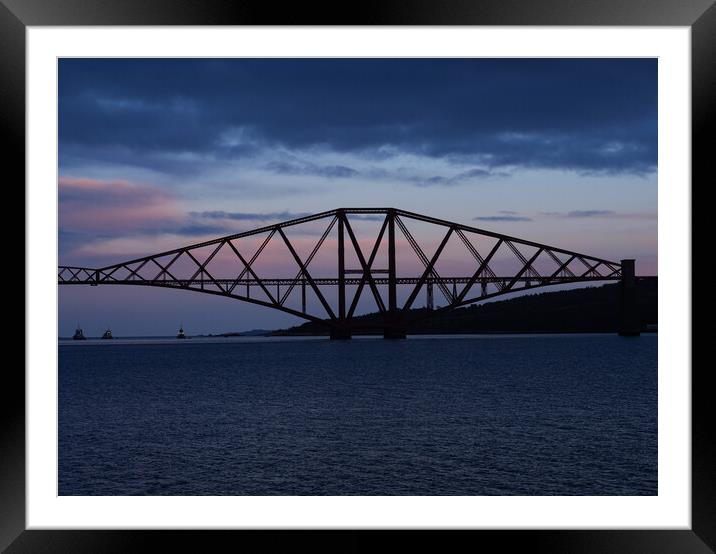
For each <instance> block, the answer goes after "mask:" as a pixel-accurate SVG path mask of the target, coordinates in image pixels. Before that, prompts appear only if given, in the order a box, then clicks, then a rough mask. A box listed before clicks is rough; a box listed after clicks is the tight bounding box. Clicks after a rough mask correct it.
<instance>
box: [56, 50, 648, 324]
mask: <svg viewBox="0 0 716 554" xmlns="http://www.w3.org/2000/svg"><path fill="white" fill-rule="evenodd" d="M58 116H59V171H58V195H59V196H58V199H59V230H58V233H59V243H58V249H59V263H60V264H61V265H80V266H88V267H100V266H102V265H108V264H111V263H115V262H120V261H124V260H127V259H131V258H135V257H139V256H143V255H147V254H153V253H157V252H161V251H164V250H169V249H172V248H175V247H179V246H184V245H188V244H192V243H196V242H200V241H203V240H207V239H210V238H215V237H218V236H222V235H228V234H232V233H236V232H240V231H243V230H249V229H253V228H256V227H260V226H264V225H268V224H271V223H274V222H278V221H283V220H286V219H290V218H292V217H298V216H301V215H305V214H309V213H316V212H320V211H324V210H330V209H333V208H337V207H366V206H380V207H385V206H393V207H398V208H402V209H405V210H409V211H414V212H418V213H424V214H428V215H431V216H434V217H438V218H441V219H447V220H451V221H457V222H460V223H464V224H467V225H474V226H476V227H480V228H484V229H489V230H492V231H496V232H500V233H505V234H509V235H513V236H517V237H523V238H526V239H529V240H533V241H536V242H541V243H546V244H551V245H555V246H560V247H563V248H566V249H570V250H577V251H580V252H585V253H587V254H591V255H594V256H598V257H603V258H607V259H612V260H620V259H622V258H636V260H637V273H641V274H650V275H655V274H656V273H657V124H658V121H657V60H656V59H624V58H620V59H575V58H570V59H337V58H334V59H78V58H72V59H60V60H59V97H58ZM364 225H369V224H368V223H367V222H366V223H365V224H364ZM360 227H361V224H360V223H358V224H357V229H359V230H360ZM364 231H365V233H367V234H366V237H367V236H369V235H370V234H371V233H374V232H375V231H374V230H373V231H371V230H369V229H367V227H366V228H365V229H364ZM312 234H313V235H315V229H313V230H310V231H307V232H306V236H305V237H300V236H299V237H296V239H297V240H299V241H300V240H305V242H306V244H309V243H310V242H311V241H315V240H316V237H315V236H312ZM440 238H441V237H440V236H437V235H435V236H430V232H429V231H426V232H425V234H423V235H421V239H422V240H424V241H425V243H426V244H427V245H428V246H426V249H427V250H430V246H429V244H430V243H431V241H432V242H434V243H435V244H437V242H439V239H440ZM277 263H281V262H280V260H279V262H277ZM460 263H461V262H460V261H459V260H456V261H455V264H457V265H456V266H455V267H457V266H458V265H459V264H460ZM289 265H290V264H289ZM320 269H321V267H320V266H319V267H318V270H320ZM285 270H286V271H290V270H291V268H290V267H288V266H287V267H286V268H285ZM326 271H327V268H326ZM319 272H320V271H319ZM266 276H268V275H266ZM325 276H330V275H328V274H326V275H325ZM59 294H60V296H59V320H60V321H59V326H60V328H59V330H60V335H61V336H68V335H71V334H72V332H73V331H74V328H75V327H76V325H77V324H78V323H79V324H80V325H81V326H82V327H83V328H84V329H85V332H86V334H88V335H93V336H95V335H98V334H101V332H102V331H103V330H104V328H106V327H107V326H110V327H111V328H112V329H113V331H114V334H115V335H123V336H136V335H170V334H172V333H174V332H175V331H176V329H177V328H178V326H179V324H180V323H183V324H184V327H185V328H186V329H187V332H188V333H191V334H198V333H220V332H226V331H241V330H249V329H254V328H276V327H284V326H288V325H294V324H299V323H300V322H301V321H300V320H298V319H296V318H294V317H292V316H289V315H287V314H283V313H280V312H277V311H275V310H271V309H268V308H264V307H260V306H254V305H249V304H247V303H244V302H238V301H235V300H231V299H227V298H219V297H214V296H211V295H202V294H197V293H191V292H186V291H172V290H164V289H158V288H144V287H109V286H107V287H60V291H59Z"/></svg>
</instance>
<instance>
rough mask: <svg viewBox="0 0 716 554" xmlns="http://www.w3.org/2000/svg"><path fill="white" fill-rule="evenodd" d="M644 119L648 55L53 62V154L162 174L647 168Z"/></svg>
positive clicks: (653, 110) (649, 113)
mask: <svg viewBox="0 0 716 554" xmlns="http://www.w3.org/2000/svg"><path fill="white" fill-rule="evenodd" d="M656 115H657V60H655V59H567V58H565V59H351V60H345V59H215V60H214V59H209V60H199V59H74V58H63V59H61V60H60V61H59V138H60V152H61V155H62V157H63V158H64V157H65V156H66V155H67V156H74V157H75V160H76V161H84V162H85V163H89V161H92V160H94V161H96V160H97V159H99V158H102V159H103V161H104V162H105V163H112V162H113V160H116V159H117V156H121V157H123V159H124V160H125V162H127V163H134V164H144V166H146V167H152V168H155V169H158V170H161V171H167V172H170V171H172V169H173V168H175V167H176V165H175V163H174V162H173V160H175V159H177V158H180V157H181V156H185V155H187V154H188V155H189V159H193V160H195V161H193V162H189V163H187V164H182V166H184V168H185V169H187V170H188V169H189V168H190V167H191V166H192V165H193V166H194V168H196V167H205V166H207V165H208V164H211V163H215V162H216V161H217V160H237V159H241V160H246V159H251V158H256V157H257V156H259V157H262V156H263V157H264V158H266V163H265V164H264V165H265V168H266V170H267V171H273V172H276V173H279V174H297V175H318V176H324V177H327V178H331V179H342V178H349V177H353V176H355V175H356V172H358V173H362V172H363V171H362V168H361V167H352V166H350V165H344V164H315V165H311V164H301V163H298V164H295V163H286V162H285V161H284V160H282V159H280V158H278V159H276V158H272V157H271V154H272V153H273V152H276V151H277V150H280V149H284V150H286V151H289V152H296V151H302V150H307V149H316V150H318V151H323V152H339V153H346V152H350V153H353V154H356V155H359V154H365V155H366V156H369V155H373V154H375V152H378V151H381V152H384V153H388V154H387V155H390V152H398V153H412V154H416V155H420V156H423V157H428V158H434V159H438V158H440V159H443V158H453V159H457V158H462V159H463V160H466V161H467V162H466V163H469V162H472V163H474V164H476V165H478V166H479V169H477V170H475V172H474V173H473V174H472V175H465V176H464V177H463V178H464V179H467V178H480V177H486V176H488V175H487V173H494V172H495V171H510V170H511V169H512V168H547V169H560V170H570V171H577V172H582V173H589V174H617V173H626V174H646V173H651V172H653V171H654V170H655V168H656V165H657V118H656ZM98 157H99V158H98ZM65 161H66V160H62V163H65ZM484 172H487V173H484ZM434 177H435V178H434V179H433V180H432V181H431V182H430V184H451V183H454V182H455V181H454V180H453V181H451V178H450V177H448V176H447V175H445V176H441V175H435V176H434ZM452 179H454V178H452Z"/></svg>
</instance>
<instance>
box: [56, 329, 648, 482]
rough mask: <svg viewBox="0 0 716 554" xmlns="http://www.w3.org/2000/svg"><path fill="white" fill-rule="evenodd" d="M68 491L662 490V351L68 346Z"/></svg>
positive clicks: (242, 343) (633, 343)
mask: <svg viewBox="0 0 716 554" xmlns="http://www.w3.org/2000/svg"><path fill="white" fill-rule="evenodd" d="M58 459H59V460H58V461H59V476H58V479H59V494H60V495H470V496H472V495H655V494H657V492H658V491H657V338H656V336H654V335H643V336H641V337H630V338H625V337H618V336H615V335H499V336H440V337H409V338H408V339H407V340H402V341H401V340H398V341H386V340H383V339H380V338H355V339H353V340H351V341H329V340H327V339H325V338H284V337H275V338H190V339H187V340H184V341H178V340H176V339H152V340H140V339H127V340H122V339H115V340H112V341H99V340H96V341H93V340H88V341H81V342H80V341H64V340H61V341H60V346H59V452H58Z"/></svg>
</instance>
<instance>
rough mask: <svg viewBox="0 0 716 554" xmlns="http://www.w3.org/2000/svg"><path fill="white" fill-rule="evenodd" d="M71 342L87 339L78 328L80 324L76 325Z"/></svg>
mask: <svg viewBox="0 0 716 554" xmlns="http://www.w3.org/2000/svg"><path fill="white" fill-rule="evenodd" d="M72 339H73V340H87V337H85V334H84V333H83V332H82V328H81V327H80V324H79V323H78V324H77V329H75V334H74V335H72Z"/></svg>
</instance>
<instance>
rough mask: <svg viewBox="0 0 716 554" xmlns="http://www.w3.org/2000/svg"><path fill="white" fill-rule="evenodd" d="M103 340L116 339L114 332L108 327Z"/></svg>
mask: <svg viewBox="0 0 716 554" xmlns="http://www.w3.org/2000/svg"><path fill="white" fill-rule="evenodd" d="M102 338H103V339H113V338H114V337H113V336H112V330H111V329H110V328H109V327H107V330H106V331H105V332H104V334H103V335H102Z"/></svg>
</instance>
